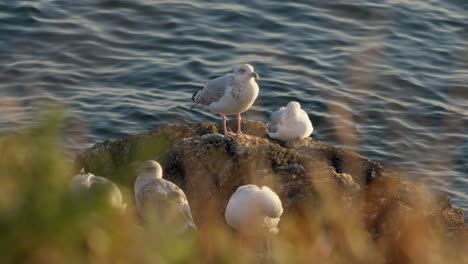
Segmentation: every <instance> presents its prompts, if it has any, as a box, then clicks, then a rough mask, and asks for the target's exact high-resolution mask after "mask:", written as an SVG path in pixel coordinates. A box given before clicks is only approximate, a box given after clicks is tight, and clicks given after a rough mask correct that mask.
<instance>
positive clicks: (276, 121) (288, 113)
mask: <svg viewBox="0 0 468 264" xmlns="http://www.w3.org/2000/svg"><path fill="white" fill-rule="evenodd" d="M313 131H314V128H313V126H312V122H311V121H310V119H309V116H308V115H307V113H306V112H305V111H304V110H302V109H301V105H300V104H299V103H298V102H294V101H292V102H289V103H288V105H287V106H286V107H281V108H280V109H278V110H276V111H275V112H273V113H272V114H271V117H270V123H269V124H268V135H269V136H270V137H271V138H274V139H279V140H282V141H286V142H287V141H293V140H301V139H303V138H306V137H308V136H310V134H312V132H313Z"/></svg>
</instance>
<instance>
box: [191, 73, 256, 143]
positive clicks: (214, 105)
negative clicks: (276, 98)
mask: <svg viewBox="0 0 468 264" xmlns="http://www.w3.org/2000/svg"><path fill="white" fill-rule="evenodd" d="M259 78H260V77H259V76H258V74H257V73H256V72H255V71H254V68H253V67H252V65H250V64H241V65H237V66H236V67H235V69H234V72H233V73H230V74H226V75H224V76H221V77H218V78H216V79H213V80H211V81H209V82H208V83H207V84H206V85H205V87H204V88H203V89H201V90H199V91H197V92H195V93H194V94H193V96H192V100H193V101H194V102H195V103H196V104H195V105H193V106H192V109H193V108H195V107H197V106H198V108H202V109H204V110H209V111H211V112H213V113H215V114H219V115H221V116H222V117H223V131H224V135H226V136H229V137H232V136H235V135H236V134H237V135H239V136H247V135H246V134H244V133H242V131H241V113H243V112H245V111H247V110H248V109H249V108H250V107H251V106H252V104H253V103H254V101H255V99H257V96H258V91H259V88H258V85H257V83H256V82H255V81H256V80H258V79H259ZM226 115H237V131H236V133H233V132H230V131H228V130H227V128H226Z"/></svg>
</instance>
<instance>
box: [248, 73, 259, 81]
mask: <svg viewBox="0 0 468 264" xmlns="http://www.w3.org/2000/svg"><path fill="white" fill-rule="evenodd" d="M250 76H252V77H253V78H255V80H260V76H259V75H258V73H256V72H252V73H251V74H250Z"/></svg>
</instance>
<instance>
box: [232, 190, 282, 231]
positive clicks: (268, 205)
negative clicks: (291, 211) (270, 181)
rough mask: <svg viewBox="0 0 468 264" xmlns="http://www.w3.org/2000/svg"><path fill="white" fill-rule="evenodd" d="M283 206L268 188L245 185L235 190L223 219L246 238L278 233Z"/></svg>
mask: <svg viewBox="0 0 468 264" xmlns="http://www.w3.org/2000/svg"><path fill="white" fill-rule="evenodd" d="M282 214H283V206H282V204H281V200H280V198H279V197H278V195H277V194H276V193H275V192H273V191H272V190H271V189H270V188H268V187H266V186H263V187H262V188H259V187H258V186H257V185H254V184H247V185H243V186H240V187H239V188H237V190H236V192H234V194H233V195H232V196H231V198H230V199H229V202H228V205H227V207H226V212H225V214H224V217H225V219H226V222H227V224H228V225H229V226H230V227H232V228H234V229H235V230H237V231H239V232H240V233H241V234H244V235H246V236H249V235H250V234H251V235H256V234H257V233H259V232H261V233H272V234H276V233H278V227H277V226H278V223H279V221H280V216H281V215H282Z"/></svg>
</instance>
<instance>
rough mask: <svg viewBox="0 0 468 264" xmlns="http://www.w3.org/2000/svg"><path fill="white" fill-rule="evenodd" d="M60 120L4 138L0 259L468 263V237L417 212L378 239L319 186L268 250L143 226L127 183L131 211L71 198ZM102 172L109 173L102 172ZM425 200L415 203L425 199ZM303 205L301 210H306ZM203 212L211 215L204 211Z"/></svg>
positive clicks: (353, 210) (218, 231)
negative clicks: (307, 206)
mask: <svg viewBox="0 0 468 264" xmlns="http://www.w3.org/2000/svg"><path fill="white" fill-rule="evenodd" d="M60 124H61V118H60V116H57V115H51V116H48V117H47V118H46V120H44V121H43V122H41V123H40V124H39V125H36V126H34V127H31V128H29V129H27V130H25V131H24V132H21V133H18V134H15V135H7V136H3V137H2V138H0V233H1V234H2V239H1V240H0V263H259V262H272V263H386V262H393V263H466V262H467V260H468V243H466V242H467V240H466V237H465V238H464V237H463V235H460V234H459V233H452V232H451V230H448V229H447V228H446V227H444V226H443V225H441V224H440V223H438V222H434V221H429V220H428V219H427V218H426V217H425V216H424V215H422V214H418V213H417V212H416V213H414V214H412V215H409V216H408V215H405V214H402V215H401V216H394V217H398V218H399V219H398V222H399V223H400V224H399V226H398V229H397V230H391V232H390V233H388V234H386V235H385V236H382V237H379V238H378V239H377V238H376V237H374V235H373V232H372V230H367V228H366V224H365V223H364V221H363V217H362V215H361V212H362V211H361V210H360V208H359V204H357V205H354V206H348V205H347V204H346V203H345V202H343V201H342V200H341V199H339V197H340V196H339V191H338V189H337V188H334V187H333V186H330V188H318V189H319V190H320V189H323V190H327V191H324V192H321V193H319V194H318V195H319V200H320V203H314V207H315V210H314V211H313V213H312V211H310V213H309V214H307V213H306V214H305V215H297V214H295V213H294V212H285V213H284V215H283V217H282V220H281V223H280V233H279V234H278V235H277V236H275V237H274V238H273V241H272V256H269V257H266V256H265V254H264V252H262V251H260V252H259V251H258V250H257V249H252V248H249V247H247V246H246V243H245V242H246V241H245V240H244V239H240V238H238V237H237V236H236V235H235V234H234V233H233V232H232V231H231V230H229V229H228V228H227V227H226V226H225V225H224V224H223V223H220V222H219V221H216V220H213V222H212V223H210V224H204V225H203V226H199V228H200V229H199V231H198V232H194V233H189V234H185V235H182V236H176V235H174V233H175V232H172V231H173V227H171V226H160V225H158V223H157V220H154V221H151V222H148V223H142V222H141V221H140V219H139V218H138V217H137V214H136V212H135V209H134V208H133V198H132V196H133V194H132V189H131V187H132V185H121V186H120V187H121V189H122V191H123V193H124V195H125V200H126V201H127V204H128V208H127V210H126V211H125V212H124V213H122V212H117V211H113V210H112V209H110V208H108V207H107V204H106V203H105V202H104V199H102V198H103V197H102V195H103V194H99V193H97V194H95V195H93V196H92V197H89V198H86V199H80V200H77V199H74V198H73V197H71V196H70V194H69V192H68V185H69V181H70V179H71V177H72V176H73V175H74V173H77V172H78V171H79V168H74V167H73V165H72V163H71V162H70V161H69V160H67V159H66V158H65V155H64V152H65V150H64V149H63V148H62V147H61V145H60V143H59V142H60V141H61V140H60V139H61V137H62V135H61V134H60V132H61V130H60ZM103 176H106V175H103ZM423 202H424V201H421V203H423ZM302 212H303V211H302ZM205 213H206V214H207V215H209V213H210V212H205Z"/></svg>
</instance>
